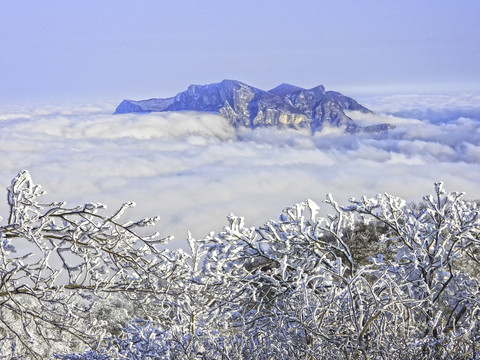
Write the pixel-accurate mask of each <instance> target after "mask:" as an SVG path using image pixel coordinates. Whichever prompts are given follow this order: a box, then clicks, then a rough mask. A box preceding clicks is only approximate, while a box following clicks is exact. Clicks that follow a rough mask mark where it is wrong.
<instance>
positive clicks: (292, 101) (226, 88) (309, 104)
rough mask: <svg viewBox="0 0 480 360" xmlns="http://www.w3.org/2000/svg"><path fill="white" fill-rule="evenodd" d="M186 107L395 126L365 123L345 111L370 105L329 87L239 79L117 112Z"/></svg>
mask: <svg viewBox="0 0 480 360" xmlns="http://www.w3.org/2000/svg"><path fill="white" fill-rule="evenodd" d="M186 110H193V111H204V112H213V113H218V114H220V115H221V116H223V117H224V118H226V119H228V120H229V121H230V123H231V124H232V125H233V126H236V127H238V126H248V127H250V128H255V127H260V126H284V127H285V126H286V127H295V128H302V127H309V128H310V129H311V130H312V131H313V132H314V131H320V130H321V129H322V128H323V127H324V126H325V125H328V126H337V127H345V129H346V131H347V132H350V133H356V132H360V131H367V132H382V131H387V130H389V129H391V128H393V126H391V125H388V124H380V125H378V126H374V127H368V128H361V127H360V126H358V125H357V124H356V123H355V122H354V121H353V120H352V119H351V118H350V117H348V116H347V115H346V114H345V111H361V112H371V111H370V110H368V109H367V108H365V107H363V106H362V105H360V104H359V103H358V102H356V101H355V100H354V99H352V98H349V97H347V96H344V95H342V94H341V93H338V92H335V91H325V87H324V86H323V85H319V86H316V87H314V88H312V89H304V88H301V87H298V86H295V85H290V84H285V83H284V84H280V85H279V86H277V87H275V88H273V89H271V90H268V91H264V90H260V89H257V88H255V87H253V86H250V85H247V84H244V83H242V82H240V81H236V80H223V81H221V82H219V83H214V84H207V85H190V86H189V87H188V88H187V90H186V91H183V92H180V93H178V94H177V95H176V96H174V97H171V98H166V99H149V100H140V101H134V100H124V101H122V102H121V103H120V105H119V106H118V107H117V109H116V110H115V113H116V114H121V113H130V112H152V111H186ZM369 128H370V129H369Z"/></svg>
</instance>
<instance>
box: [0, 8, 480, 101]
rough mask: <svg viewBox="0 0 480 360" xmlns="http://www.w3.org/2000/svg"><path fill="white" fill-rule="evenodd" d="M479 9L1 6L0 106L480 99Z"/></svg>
mask: <svg viewBox="0 0 480 360" xmlns="http://www.w3.org/2000/svg"><path fill="white" fill-rule="evenodd" d="M479 18H480V1H478V0H460V1H458V0H457V1H449V0H448V1H440V0H436V1H433V0H429V1H413V0H412V1H409V0H402V1H387V0H384V1H380V0H377V1H373V0H362V1H356V0H355V1H354V0H350V1H347V0H337V1H333V0H329V1H326V0H325V1H320V0H317V1H298V2H294V1H279V0H275V1H273V0H266V1H250V0H243V1H225V0H223V1H220V0H218V1H217V0H212V1H210V0H206V1H158V0H157V1H110V0H102V1H90V0H87V1H85V0H84V1H60V0H58V1H49V0H45V1H36V0H35V1H34V0H30V1H28V0H17V1H8V0H4V1H1V2H0V49H1V51H0V103H9V102H15V103H18V102H28V101H46V102H52V103H55V102H57V101H70V100H77V101H103V100H110V101H112V100H116V99H118V100H121V99H123V98H134V99H135V98H137V99H138V98H146V97H167V96H172V95H174V94H176V93H177V92H179V91H182V90H184V89H185V88H186V87H187V86H188V85H189V84H190V83H196V84H205V83H211V82H217V81H220V80H222V79H224V78H230V79H237V80H240V81H243V82H246V83H249V84H251V85H253V86H257V87H260V88H263V89H269V88H272V87H274V86H276V85H277V84H279V83H282V82H288V83H292V84H295V85H299V86H303V87H313V86H316V85H318V84H324V85H325V86H326V87H327V89H332V90H337V91H342V92H345V93H347V94H349V93H361V92H362V91H368V92H379V91H388V92H419V91H430V92H443V91H450V90H454V91H471V90H477V91H478V90H480V85H479V84H480V21H479Z"/></svg>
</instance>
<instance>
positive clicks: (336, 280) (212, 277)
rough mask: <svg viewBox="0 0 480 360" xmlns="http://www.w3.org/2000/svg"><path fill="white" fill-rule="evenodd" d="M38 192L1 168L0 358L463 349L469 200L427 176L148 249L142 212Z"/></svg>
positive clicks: (310, 355)
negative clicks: (401, 191) (415, 189)
mask: <svg viewBox="0 0 480 360" xmlns="http://www.w3.org/2000/svg"><path fill="white" fill-rule="evenodd" d="M39 195H41V190H40V188H39V187H38V186H36V185H33V184H32V183H31V179H30V178H29V176H28V173H22V174H20V175H19V176H18V177H17V178H16V179H14V181H13V182H12V186H11V187H10V189H9V204H10V206H11V210H10V217H9V221H8V225H5V226H3V227H2V228H1V229H0V230H1V240H2V243H1V244H2V248H1V254H0V255H1V256H2V264H1V266H2V267H1V270H0V271H1V273H0V275H1V277H0V279H1V280H0V281H1V283H0V285H1V288H0V301H1V302H2V303H1V304H2V305H1V307H0V336H1V339H2V341H1V342H0V344H1V345H0V346H1V347H2V348H1V354H2V356H3V358H5V359H7V358H8V359H11V358H18V359H20V358H47V357H48V356H50V357H51V356H53V355H52V354H53V353H55V358H57V359H64V360H74V359H88V360H94V359H95V360H99V359H102V360H107V359H108V360H110V359H152V360H153V359H253V358H255V359H337V358H344V359H398V358H400V359H432V358H442V359H443V358H445V359H448V358H452V359H475V358H478V357H479V351H478V348H479V344H478V341H479V338H480V331H479V324H480V321H479V320H480V319H479V314H480V284H479V280H480V279H479V272H478V265H479V263H480V248H479V245H480V218H479V206H478V204H477V203H475V202H469V201H465V200H463V196H464V194H462V193H456V192H452V193H447V192H446V191H445V190H444V189H443V185H442V184H441V183H437V184H435V193H434V195H433V196H426V197H425V198H424V199H423V200H422V202H420V203H417V204H414V203H410V204H408V203H406V202H405V201H404V200H402V199H400V198H397V197H394V196H391V195H388V194H380V195H378V196H377V197H375V198H371V199H369V198H362V199H360V200H356V199H351V200H350V204H349V205H347V206H340V205H339V204H337V203H336V202H335V201H334V200H333V198H332V196H330V195H329V196H327V199H326V200H325V203H326V205H327V206H329V207H330V209H331V212H332V215H329V216H327V217H322V216H320V215H319V207H318V205H317V204H315V203H314V202H313V201H311V200H307V201H305V202H303V203H299V204H296V205H294V206H291V207H288V208H286V209H285V210H284V211H283V213H282V215H281V217H280V219H279V220H278V221H269V222H267V223H266V224H264V225H263V226H260V227H257V228H251V227H246V226H245V223H244V219H243V218H241V217H237V216H234V215H229V216H228V223H227V225H226V226H225V227H224V229H223V230H222V231H220V232H219V233H218V234H215V233H211V234H209V235H208V236H206V237H204V238H202V239H194V238H192V237H191V236H189V237H188V239H187V244H188V251H186V250H182V249H178V250H168V249H167V250H159V248H157V245H158V244H159V243H161V242H162V241H160V240H156V238H155V237H148V236H147V237H145V236H141V235H139V233H138V232H137V229H138V228H139V227H143V226H145V225H151V224H152V223H153V219H150V220H148V219H147V220H145V221H140V222H136V223H132V222H120V220H119V217H120V215H121V212H122V211H123V210H124V209H125V208H122V209H121V211H119V212H118V213H115V214H114V215H113V216H105V215H101V214H100V212H101V210H102V208H101V206H99V205H92V204H87V205H85V206H83V207H78V208H75V209H67V208H65V206H64V204H48V205H43V204H40V203H38V202H37V200H36V198H37V197H38V196H39ZM22 242H24V243H30V244H31V245H32V246H35V248H33V247H32V246H30V248H31V249H34V250H31V252H32V254H27V253H26V252H25V253H24V252H23V251H20V249H24V248H25V247H22V246H21V244H22ZM17 244H18V245H17ZM15 251H17V252H16V253H15Z"/></svg>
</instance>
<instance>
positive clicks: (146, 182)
mask: <svg viewBox="0 0 480 360" xmlns="http://www.w3.org/2000/svg"><path fill="white" fill-rule="evenodd" d="M472 99H473V100H476V99H478V97H474V96H473V95H470V97H469V96H467V95H462V96H460V97H457V98H455V97H430V98H427V97H423V98H422V97H421V96H413V95H412V96H406V95H402V96H398V97H388V98H372V99H370V103H367V104H366V105H368V106H370V108H372V109H373V110H377V111H378V113H380V114H381V115H365V114H359V113H351V114H350V116H352V117H353V118H355V120H356V121H358V122H359V123H361V124H362V125H369V124H373V123H379V122H389V123H392V124H395V125H396V126H397V127H396V129H395V130H394V131H392V132H390V133H389V134H385V135H381V136H371V135H365V134H363V135H344V134H343V133H341V131H338V129H327V130H326V131H324V132H322V133H316V134H314V135H311V134H310V133H308V132H302V131H295V130H279V129H257V130H254V131H252V130H249V129H239V130H237V131H235V130H234V129H233V128H231V127H230V125H229V124H228V123H227V122H226V121H225V120H224V119H222V118H221V117H219V116H216V115H214V114H205V113H194V112H182V113H151V114H123V115H112V114H111V111H112V108H113V106H110V104H108V106H107V105H106V106H76V107H32V108H22V109H18V108H9V109H7V108H4V109H0V158H1V159H2V160H1V165H2V166H1V168H0V184H3V185H2V186H8V185H9V183H10V181H11V179H12V178H13V177H14V176H15V175H16V174H17V173H18V171H20V170H21V169H27V170H29V171H30V173H31V174H32V177H33V179H34V181H35V182H36V183H38V184H41V185H42V186H43V187H44V189H45V190H46V191H47V193H48V195H47V197H46V200H51V201H54V200H55V201H63V200H66V201H67V202H68V204H69V205H72V206H73V205H77V204H79V203H83V202H87V201H95V202H102V203H105V204H107V205H108V207H109V209H110V210H111V211H113V210H114V209H115V208H116V207H118V206H120V205H121V204H122V203H123V202H125V201H130V200H133V201H135V202H136V203H137V208H136V209H135V210H134V212H133V213H132V214H131V215H130V216H131V217H132V216H133V217H143V216H154V215H160V217H161V219H162V220H161V222H160V224H159V229H158V230H159V231H160V232H161V233H162V235H165V236H166V235H174V236H175V237H176V239H177V240H176V241H179V242H178V243H175V241H174V242H173V243H172V244H173V246H174V245H175V244H179V245H180V244H183V242H182V243H180V241H182V240H183V239H184V238H185V236H186V232H187V230H190V231H192V233H193V235H194V236H198V237H200V236H203V235H205V234H207V233H208V232H209V231H218V230H220V229H221V227H222V226H223V225H224V224H226V220H225V217H226V215H227V214H228V213H230V212H233V213H235V214H237V215H241V216H245V217H246V220H247V224H249V225H251V226H255V225H259V224H261V223H263V222H264V221H266V220H268V219H271V218H277V217H278V215H279V214H280V212H281V210H282V209H283V208H284V207H286V206H288V205H291V204H293V203H296V202H300V201H302V200H304V199H306V198H311V199H313V200H315V201H317V202H319V203H320V202H321V201H322V200H323V199H324V198H325V195H326V194H327V193H332V194H333V195H334V197H335V198H336V199H338V200H339V201H340V202H341V203H346V201H347V199H348V198H349V197H352V196H354V197H359V196H362V195H367V196H373V195H375V194H376V193H378V192H388V193H392V194H395V195H398V196H401V197H404V198H407V199H409V200H418V199H420V198H421V196H423V195H425V194H428V193H431V192H432V190H433V182H435V181H439V180H442V181H444V182H445V187H446V188H447V190H459V191H465V192H467V197H468V198H470V199H480V188H479V186H478V180H479V177H480V145H479V144H480V116H479V115H480V107H479V108H475V106H473V105H472V104H475V102H472ZM476 103H477V104H478V103H480V102H479V101H477V102H476ZM415 114H416V115H418V116H416V117H415V116H413V115H415ZM467 115H468V116H467ZM3 198H4V199H5V198H6V197H5V195H4V196H3ZM0 211H1V212H0V214H1V215H2V217H3V218H5V217H6V215H7V213H6V211H7V206H6V201H3V202H1V203H0Z"/></svg>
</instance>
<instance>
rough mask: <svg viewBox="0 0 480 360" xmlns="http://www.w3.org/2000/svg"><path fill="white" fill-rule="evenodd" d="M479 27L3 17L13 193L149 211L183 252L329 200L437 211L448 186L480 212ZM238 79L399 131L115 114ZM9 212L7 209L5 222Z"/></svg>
mask: <svg viewBox="0 0 480 360" xmlns="http://www.w3.org/2000/svg"><path fill="white" fill-rule="evenodd" d="M479 15H480V2H478V1H477V0H475V1H473V0H463V1H455V2H454V1H428V0H425V1H415V2H414V1H393V0H392V1H371V0H364V1H346V0H339V1H302V2H292V1H281V0H277V1H270V0H267V1H249V0H244V1H209V0H206V1H136V2H133V1H108V0H105V1H95V2H94V1H89V0H86V1H68V2H67V1H49V0H45V1H41V2H40V1H22V0H18V1H1V2H0V49H1V51H0V165H1V166H0V189H1V188H5V187H6V186H8V185H9V184H10V181H11V179H12V178H13V177H14V176H15V175H16V174H17V173H18V172H19V171H20V170H22V169H27V170H29V171H30V173H31V175H32V177H33V180H34V182H36V183H38V184H40V185H42V186H43V188H44V189H45V190H46V191H47V195H46V198H45V201H67V204H69V205H71V206H74V205H78V204H81V203H84V202H102V203H105V204H106V205H107V206H108V210H107V211H111V212H113V211H114V210H115V209H116V208H117V207H119V206H120V205H121V204H122V203H123V202H126V201H135V202H136V203H137V207H136V208H135V209H133V210H132V213H131V214H130V215H128V217H129V218H132V217H133V218H135V217H138V218H140V217H146V216H156V215H159V216H160V217H161V221H160V223H159V228H158V230H159V231H160V232H161V234H162V235H163V236H167V235H174V236H175V238H176V239H177V240H175V241H181V240H182V239H184V238H185V237H186V233H187V231H188V230H190V231H192V233H193V235H194V236H195V237H202V236H204V235H206V234H207V233H208V232H209V231H215V232H218V231H219V230H220V229H221V227H222V226H224V225H226V216H227V215H228V213H230V212H233V213H234V214H235V215H239V216H245V218H246V223H247V225H249V226H259V225H261V224H262V223H264V222H265V221H268V220H270V219H275V218H278V216H279V215H280V213H281V211H282V209H283V208H285V207H287V206H290V205H292V204H294V203H298V202H301V201H303V200H305V199H307V198H310V199H313V200H314V201H316V202H317V203H319V204H321V203H322V200H323V199H325V195H326V194H327V193H332V194H333V196H334V198H336V199H338V201H339V202H340V203H341V204H346V203H347V202H348V199H349V198H350V197H361V196H362V195H366V196H375V194H377V193H383V192H388V193H391V194H394V195H397V196H400V197H403V198H405V199H407V200H409V201H420V200H421V198H422V196H423V195H425V194H430V193H432V191H433V188H434V186H433V184H434V182H435V181H444V182H445V188H446V189H447V190H448V191H453V190H455V191H464V192H466V194H467V195H466V198H467V199H480V188H479V187H478V181H479V178H480V145H479V144H480V47H479V46H478V44H480V39H479V37H480V22H479V21H478V16H479ZM223 79H236V80H239V81H242V82H245V83H247V84H249V85H252V86H255V87H258V88H261V89H271V88H273V87H275V86H277V85H278V84H280V83H291V84H294V85H298V86H302V87H305V88H311V87H315V86H317V85H320V84H323V85H325V87H326V88H327V90H335V91H340V92H342V93H344V94H345V95H347V96H353V97H354V98H355V99H356V100H358V101H359V102H360V103H361V104H362V105H364V106H366V107H368V108H369V109H371V110H373V111H374V112H375V113H374V114H373V115H368V116H366V115H365V114H358V113H351V114H349V115H350V116H351V117H352V118H353V119H354V120H355V121H357V122H358V123H359V124H361V125H370V124H374V123H382V122H388V123H391V124H394V125H395V126H396V128H395V130H393V131H391V132H389V133H388V134H384V135H381V136H366V135H357V136H353V135H345V134H344V133H343V132H342V130H338V129H329V130H328V131H323V132H321V133H316V134H314V135H312V134H310V133H305V132H302V131H294V130H286V129H271V128H270V129H258V130H255V131H252V130H248V129H237V130H235V129H233V128H232V127H231V126H230V125H229V124H228V123H227V122H226V120H225V119H223V118H221V117H219V116H217V115H215V114H205V113H192V112H185V113H151V114H122V115H113V112H114V110H115V107H116V106H117V105H118V104H119V103H120V102H121V100H123V99H125V98H127V99H147V98H153V97H170V96H174V95H175V94H176V93H178V92H180V91H184V90H185V89H186V88H187V87H188V85H189V84H192V83H193V84H208V83H213V82H218V81H221V80H223ZM3 193H4V195H2V194H1V192H0V200H1V199H2V198H3V199H5V195H6V192H5V191H3ZM321 206H322V207H323V206H324V205H321ZM7 210H8V208H7V204H6V202H2V201H0V216H1V217H3V219H4V220H3V221H5V219H6V218H7V217H8V216H7ZM325 211H326V212H328V208H327V209H326V210H325ZM174 244H178V243H174ZM173 246H177V245H173Z"/></svg>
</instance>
